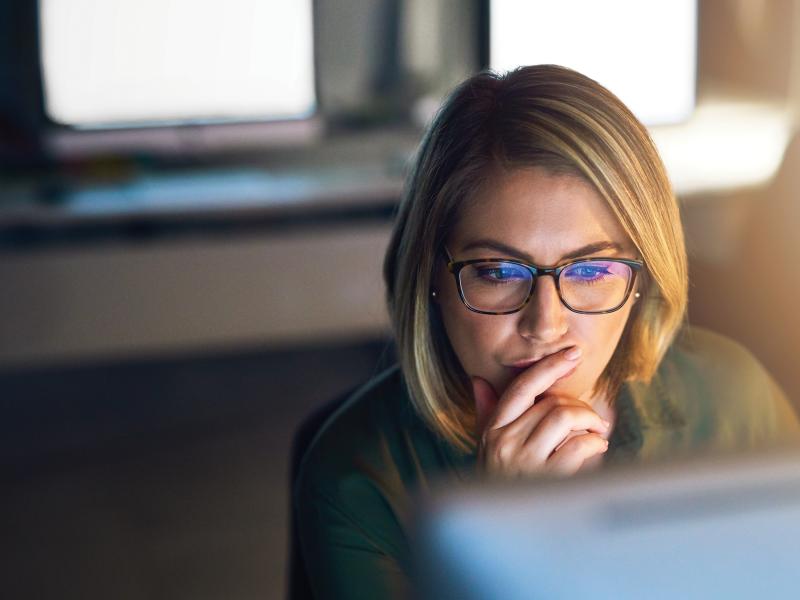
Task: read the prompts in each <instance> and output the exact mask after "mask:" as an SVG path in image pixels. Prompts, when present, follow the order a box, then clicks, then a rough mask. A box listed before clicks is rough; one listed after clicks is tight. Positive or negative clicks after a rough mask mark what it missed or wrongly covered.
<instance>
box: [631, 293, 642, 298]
mask: <svg viewBox="0 0 800 600" xmlns="http://www.w3.org/2000/svg"><path fill="white" fill-rule="evenodd" d="M633 297H634V298H641V297H642V295H641V294H640V293H639V292H636V293H635V294H634V295H633Z"/></svg>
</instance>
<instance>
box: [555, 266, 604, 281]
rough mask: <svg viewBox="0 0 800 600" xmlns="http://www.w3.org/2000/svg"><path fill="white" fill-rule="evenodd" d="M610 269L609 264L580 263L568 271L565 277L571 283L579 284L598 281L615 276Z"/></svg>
mask: <svg viewBox="0 0 800 600" xmlns="http://www.w3.org/2000/svg"><path fill="white" fill-rule="evenodd" d="M609 267H610V265H609V263H603V262H591V263H589V262H587V263H578V264H575V265H573V266H571V267H570V268H569V269H567V270H566V271H565V272H564V275H565V276H566V277H567V278H568V279H569V280H570V281H575V282H578V283H581V282H591V281H597V280H600V279H603V278H605V277H607V276H609V275H613V273H612V272H611V270H610V268H609Z"/></svg>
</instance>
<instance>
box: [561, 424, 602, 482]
mask: <svg viewBox="0 0 800 600" xmlns="http://www.w3.org/2000/svg"><path fill="white" fill-rule="evenodd" d="M606 450H608V440H606V439H604V438H603V437H602V436H600V435H597V434H596V433H586V434H584V435H579V436H576V437H574V438H572V439H570V440H569V441H567V442H566V443H565V444H564V445H563V446H562V447H561V448H560V449H559V450H558V451H557V452H555V453H553V456H551V457H550V458H549V459H548V460H547V469H548V471H550V472H552V473H557V474H560V475H574V474H575V473H577V472H578V469H580V468H581V466H582V465H583V463H584V461H586V460H587V459H589V458H591V457H592V456H596V455H597V454H603V453H604V452H605V451H606Z"/></svg>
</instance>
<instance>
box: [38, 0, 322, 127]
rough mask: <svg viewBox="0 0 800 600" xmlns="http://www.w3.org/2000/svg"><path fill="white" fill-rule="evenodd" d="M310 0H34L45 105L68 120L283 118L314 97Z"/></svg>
mask: <svg viewBox="0 0 800 600" xmlns="http://www.w3.org/2000/svg"><path fill="white" fill-rule="evenodd" d="M311 5H312V3H311V0H292V1H291V2H285V1H282V0H226V1H225V2H197V1H196V0H127V1H123V0H117V1H114V2H110V1H108V0H42V1H41V32H40V34H41V44H42V67H43V71H44V84H45V98H46V109H47V113H48V115H49V116H50V117H51V118H52V119H53V120H55V121H57V122H61V123H65V124H71V125H112V126H114V125H116V126H119V125H122V124H128V125H136V124H146V123H154V122H156V123H165V122H171V123H184V122H187V121H198V122H214V121H224V120H230V119H233V120H250V119H253V120H260V119H286V118H296V117H302V116H307V115H308V114H310V113H311V112H312V111H313V109H314V106H315V100H316V97H315V91H314V62H313V36H312V29H313V28H312V6H311Z"/></svg>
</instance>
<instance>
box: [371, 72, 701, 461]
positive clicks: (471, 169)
mask: <svg viewBox="0 0 800 600" xmlns="http://www.w3.org/2000/svg"><path fill="white" fill-rule="evenodd" d="M525 167H541V168H544V169H546V170H547V171H548V172H550V173H553V174H568V175H573V176H577V177H581V178H583V179H584V180H585V181H587V182H588V183H589V184H591V185H592V186H593V187H594V189H595V190H596V191H597V192H598V193H599V194H600V196H601V197H602V198H603V199H604V200H605V201H606V202H607V203H608V206H609V207H610V208H611V210H612V211H613V213H614V214H615V215H616V217H617V219H619V222H620V223H621V225H622V227H623V228H624V230H625V232H626V233H627V235H628V236H629V237H630V239H631V240H632V242H633V243H634V245H635V246H636V248H637V249H638V251H639V254H640V256H641V258H642V259H643V261H644V268H643V269H642V271H641V272H640V274H639V288H638V291H639V292H640V293H641V298H640V300H639V301H638V302H636V303H635V304H634V307H633V308H632V309H631V313H630V316H629V318H628V321H627V323H626V326H625V329H624V330H623V333H622V336H621V338H620V341H619V343H618V345H617V347H616V349H615V350H614V353H613V355H612V357H611V359H610V360H609V362H608V364H607V366H606V368H605V369H604V371H603V373H602V374H601V376H600V377H599V378H598V381H597V385H596V388H595V391H599V390H601V389H603V390H605V391H606V392H607V393H609V394H610V397H611V398H612V402H613V398H615V397H616V395H617V393H618V392H619V389H620V386H621V385H622V384H623V383H624V382H625V381H643V382H649V381H650V380H651V378H652V376H653V375H654V373H655V372H656V370H657V368H658V365H659V363H660V362H661V359H662V358H663V356H664V354H665V352H666V351H667V349H668V348H669V346H670V344H671V343H672V341H673V339H674V338H675V335H676V334H677V331H678V329H679V328H680V326H681V325H682V324H683V321H684V316H685V313H686V304H687V294H688V272H687V264H686V249H685V244H684V238H683V228H682V225H681V220H680V212H679V209H678V204H677V201H676V199H675V196H674V194H673V192H672V188H671V186H670V182H669V179H668V177H667V174H666V171H665V169H664V165H663V163H662V162H661V159H660V157H659V155H658V152H657V150H656V148H655V145H654V144H653V142H652V140H651V139H650V136H649V135H648V132H647V130H646V129H645V127H644V126H643V125H642V124H641V123H640V122H639V121H638V120H637V119H636V117H635V116H634V115H633V113H631V111H630V110H629V109H628V108H627V107H626V106H625V105H624V104H623V103H622V102H621V101H620V100H619V99H618V98H617V97H616V96H614V95H613V94H612V93H611V92H609V91H608V90H607V89H605V88H604V87H603V86H601V85H600V84H598V83H597V82H596V81H594V80H592V79H590V78H588V77H586V76H584V75H581V74H580V73H577V72H576V71H573V70H571V69H567V68H564V67H559V66H555V65H536V66H529V67H522V68H519V69H516V70H514V71H511V72H509V73H507V74H504V75H500V74H497V73H493V72H482V73H479V74H477V75H474V76H473V77H470V78H469V79H467V80H466V81H465V82H463V83H462V84H461V85H459V86H458V87H457V88H456V89H455V90H454V91H453V92H452V93H451V95H450V96H449V97H448V99H447V100H446V101H445V103H444V104H443V105H442V107H441V108H440V110H439V112H438V113H437V115H436V117H435V118H434V120H433V122H432V124H431V126H430V128H429V129H428V131H427V133H426V135H425V136H424V138H423V140H422V143H421V145H420V147H419V149H418V152H417V155H416V158H415V160H414V163H413V165H412V168H411V170H410V172H409V175H408V179H407V181H406V188H405V192H404V195H403V198H402V200H401V203H400V206H399V208H398V212H397V216H396V220H395V224H394V230H393V233H392V236H391V240H390V242H389V247H388V249H387V251H386V256H385V259H384V264H383V276H384V279H385V282H386V294H387V303H388V309H389V316H390V320H391V323H392V327H393V331H394V335H395V341H396V344H397V351H398V358H399V362H400V368H401V370H402V373H403V376H404V378H405V382H406V386H407V389H408V393H409V396H410V398H411V401H412V403H413V405H414V407H415V408H416V410H417V412H418V413H419V414H420V416H421V417H422V418H423V420H424V421H426V422H427V423H428V425H429V426H430V427H431V428H432V429H433V430H434V431H435V432H438V433H439V434H440V435H441V436H443V437H444V438H445V439H446V440H448V441H449V442H451V443H452V444H453V445H455V446H456V447H458V448H460V449H461V450H464V451H468V450H470V449H473V448H474V447H475V444H476V442H477V432H476V431H475V411H474V404H473V398H472V390H471V387H470V383H469V378H468V376H467V374H466V373H465V372H464V370H463V368H462V367H461V364H460V362H459V360H458V358H457V356H456V355H455V352H454V351H453V349H452V347H451V345H450V342H449V340H448V338H447V334H446V332H445V330H444V326H443V324H442V320H441V315H440V313H439V310H440V309H439V305H438V304H437V303H435V302H432V300H431V281H432V278H433V275H434V269H435V268H436V265H437V263H436V261H437V259H438V258H440V257H441V256H442V248H443V244H444V241H445V240H446V238H447V236H448V234H449V232H450V231H451V230H452V228H453V227H454V225H455V224H456V222H457V219H458V217H459V208H460V207H461V206H462V205H463V204H464V203H465V202H468V201H469V200H470V198H472V197H473V196H474V194H475V192H476V191H477V190H479V189H480V188H481V184H482V182H484V181H486V180H487V178H488V176H489V175H490V173H491V172H497V170H498V169H500V170H503V169H504V170H513V169H517V168H525ZM486 318H487V319H491V318H493V317H492V316H487V317H486Z"/></svg>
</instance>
